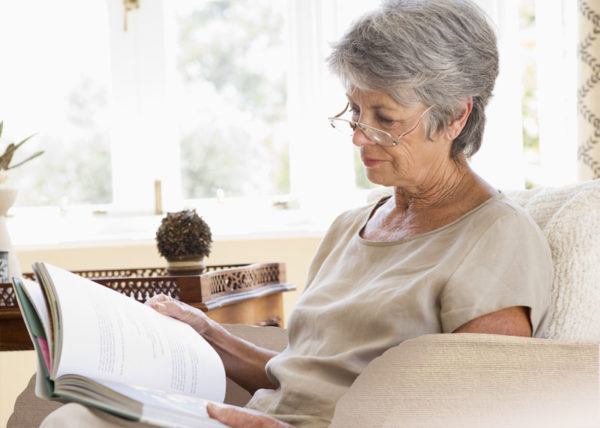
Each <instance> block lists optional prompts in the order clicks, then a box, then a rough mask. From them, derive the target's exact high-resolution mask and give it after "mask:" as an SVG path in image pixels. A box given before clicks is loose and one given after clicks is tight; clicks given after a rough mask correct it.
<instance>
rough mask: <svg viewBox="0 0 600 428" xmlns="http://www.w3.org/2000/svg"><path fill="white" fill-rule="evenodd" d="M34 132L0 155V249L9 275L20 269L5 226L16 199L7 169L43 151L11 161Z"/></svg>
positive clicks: (17, 272)
mask: <svg viewBox="0 0 600 428" xmlns="http://www.w3.org/2000/svg"><path fill="white" fill-rule="evenodd" d="M3 127H4V122H0V137H2V129H3ZM34 135H35V134H33V135H30V136H29V137H27V138H25V139H24V140H22V141H21V142H19V143H16V144H15V143H10V144H9V145H8V146H7V147H6V149H5V150H4V153H2V155H0V250H6V251H9V253H8V274H9V277H12V276H19V275H20V274H21V271H20V269H19V263H18V261H17V257H16V255H15V252H14V251H12V245H11V242H10V235H9V233H8V228H7V226H6V218H5V217H6V213H7V212H8V209H9V208H10V207H11V206H12V205H13V204H14V203H15V200H16V199H17V188H16V187H13V186H11V185H10V184H9V183H8V179H9V174H8V171H9V170H11V169H14V168H17V167H18V166H21V165H23V164H24V163H26V162H29V161H30V160H32V159H34V158H37V157H38V156H40V155H41V154H42V153H44V152H43V151H38V152H37V153H34V154H33V155H31V156H29V157H28V158H26V159H25V160H22V161H19V162H17V163H13V156H14V154H15V152H16V151H17V150H18V149H19V148H20V147H21V146H22V145H23V144H25V143H26V142H27V141H28V140H29V139H30V138H31V137H33V136H34Z"/></svg>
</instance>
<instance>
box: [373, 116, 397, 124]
mask: <svg viewBox="0 0 600 428" xmlns="http://www.w3.org/2000/svg"><path fill="white" fill-rule="evenodd" d="M377 120H378V121H379V123H381V124H382V125H387V126H390V125H392V124H393V123H394V121H393V120H392V119H388V118H387V117H381V116H379V117H378V118H377Z"/></svg>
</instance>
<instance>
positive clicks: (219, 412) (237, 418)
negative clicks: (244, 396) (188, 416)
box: [206, 403, 293, 428]
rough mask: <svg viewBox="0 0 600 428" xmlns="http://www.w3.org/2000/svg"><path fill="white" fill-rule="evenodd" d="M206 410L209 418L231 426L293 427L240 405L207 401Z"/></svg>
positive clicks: (256, 427)
mask: <svg viewBox="0 0 600 428" xmlns="http://www.w3.org/2000/svg"><path fill="white" fill-rule="evenodd" d="M206 411H207V413H208V416H210V417H211V418H213V419H216V420H218V421H219V422H221V423H223V424H225V425H229V426H230V427H232V428H293V427H292V425H290V424H286V423H285V422H281V421H278V420H277V419H274V418H272V417H270V416H267V415H265V414H263V413H260V412H257V411H254V410H249V409H244V408H241V407H233V406H226V405H220V404H215V403H209V404H208V405H207V406H206Z"/></svg>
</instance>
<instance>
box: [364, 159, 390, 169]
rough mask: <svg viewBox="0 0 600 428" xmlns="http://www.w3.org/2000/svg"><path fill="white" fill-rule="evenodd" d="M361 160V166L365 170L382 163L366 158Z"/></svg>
mask: <svg viewBox="0 0 600 428" xmlns="http://www.w3.org/2000/svg"><path fill="white" fill-rule="evenodd" d="M361 160H362V163H363V165H364V166H366V167H367V168H372V167H374V166H377V165H379V164H381V163H383V162H384V161H382V160H379V159H368V158H362V159H361Z"/></svg>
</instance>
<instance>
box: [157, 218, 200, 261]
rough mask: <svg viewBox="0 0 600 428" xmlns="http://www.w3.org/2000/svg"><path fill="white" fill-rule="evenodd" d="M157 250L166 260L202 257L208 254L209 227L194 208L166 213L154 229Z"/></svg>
mask: <svg viewBox="0 0 600 428" xmlns="http://www.w3.org/2000/svg"><path fill="white" fill-rule="evenodd" d="M156 244H157V247H158V252H159V253H160V254H161V255H162V256H163V257H164V258H166V259H167V260H183V259H188V258H192V257H198V258H204V257H207V256H208V255H209V254H210V246H211V244H212V234H211V232H210V227H208V224H206V222H205V221H204V220H202V217H200V216H199V215H198V214H197V213H196V210H183V211H179V212H176V213H167V215H166V217H163V219H162V221H161V223H160V227H159V228H158V230H157V231H156Z"/></svg>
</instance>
